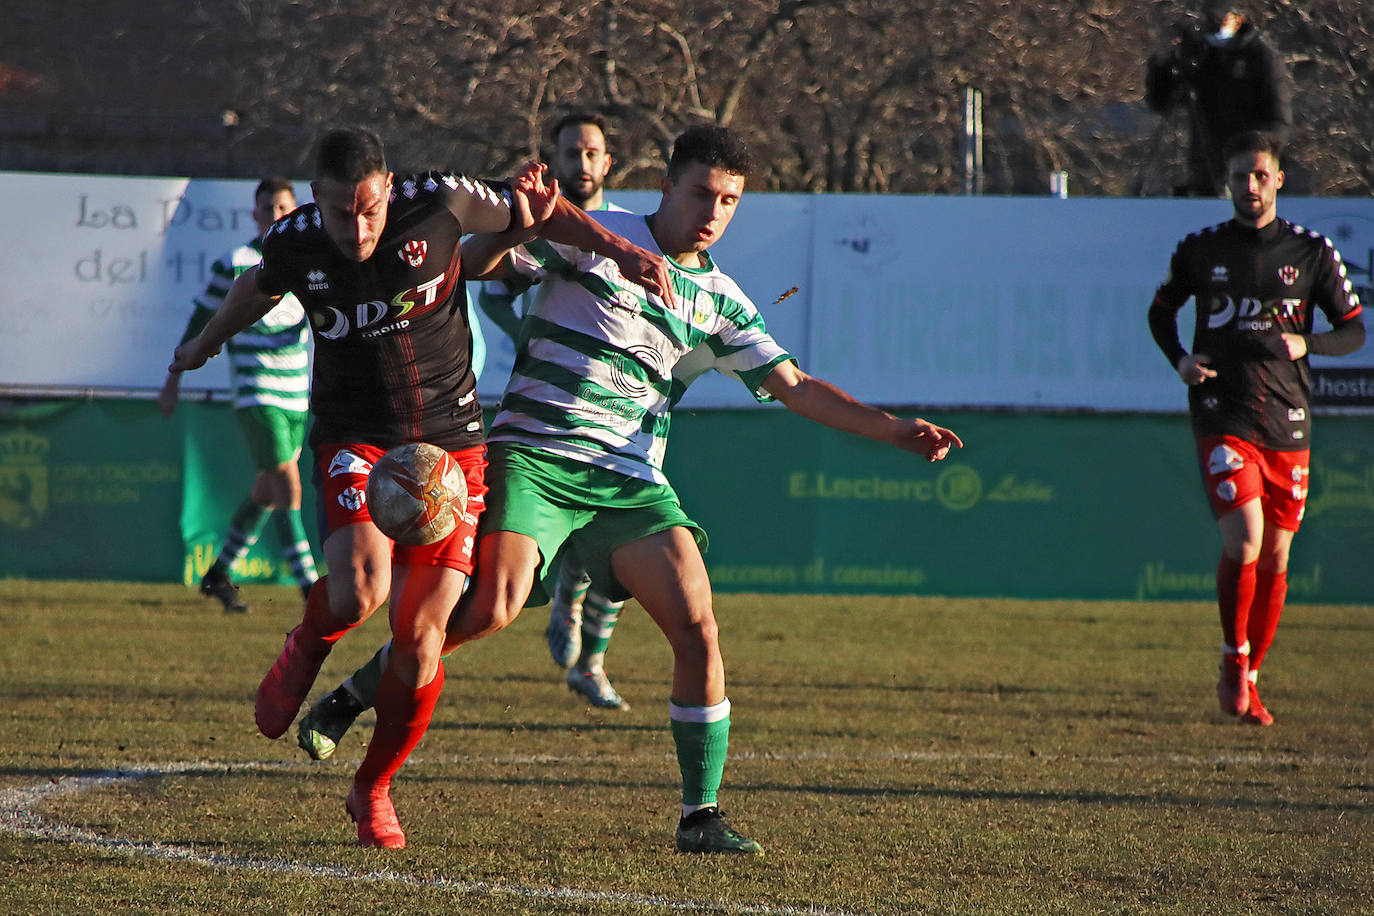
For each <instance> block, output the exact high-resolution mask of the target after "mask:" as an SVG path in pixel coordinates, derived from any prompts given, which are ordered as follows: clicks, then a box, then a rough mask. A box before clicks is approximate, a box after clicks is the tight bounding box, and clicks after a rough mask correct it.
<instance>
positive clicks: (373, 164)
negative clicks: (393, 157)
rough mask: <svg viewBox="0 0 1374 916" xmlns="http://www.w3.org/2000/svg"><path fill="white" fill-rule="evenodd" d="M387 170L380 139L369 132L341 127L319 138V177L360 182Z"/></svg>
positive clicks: (316, 158) (358, 128)
mask: <svg viewBox="0 0 1374 916" xmlns="http://www.w3.org/2000/svg"><path fill="white" fill-rule="evenodd" d="M386 170H387V168H386V152H385V151H384V150H383V149H382V141H381V138H379V137H378V136H377V135H376V134H374V133H373V132H372V131H370V130H364V129H363V128H361V127H340V128H337V129H335V130H331V131H330V132H329V133H327V134H325V135H324V136H323V137H321V138H320V145H319V149H318V150H317V151H316V153H315V177H316V178H332V179H334V180H335V181H347V182H351V183H357V182H359V181H362V180H363V179H364V178H366V177H367V176H369V175H375V174H376V173H377V172H385V171H386Z"/></svg>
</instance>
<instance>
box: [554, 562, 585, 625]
mask: <svg viewBox="0 0 1374 916" xmlns="http://www.w3.org/2000/svg"><path fill="white" fill-rule="evenodd" d="M591 581H592V580H590V579H588V578H587V574H586V573H585V572H583V571H582V569H581V568H580V567H579V566H577V564H575V563H573V562H571V561H568V560H564V561H563V563H562V564H561V565H560V566H559V567H558V582H557V583H556V584H555V585H554V588H553V603H554V605H555V606H557V607H564V608H567V609H568V613H569V614H573V615H576V614H580V613H582V601H583V599H584V598H585V597H586V595H587V586H588V585H590V584H591Z"/></svg>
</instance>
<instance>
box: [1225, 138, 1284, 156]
mask: <svg viewBox="0 0 1374 916" xmlns="http://www.w3.org/2000/svg"><path fill="white" fill-rule="evenodd" d="M1240 153H1251V154H1254V153H1268V154H1269V155H1271V156H1273V157H1274V161H1275V162H1278V161H1279V159H1280V157H1281V156H1282V154H1283V142H1282V141H1281V140H1280V139H1279V138H1278V137H1276V136H1275V135H1274V134H1270V133H1266V132H1264V131H1262V130H1243V131H1241V132H1240V133H1238V134H1233V135H1232V136H1231V137H1230V139H1228V140H1227V141H1226V145H1224V146H1223V147H1222V148H1221V159H1222V161H1223V162H1230V161H1231V157H1232V156H1236V155H1239V154H1240Z"/></svg>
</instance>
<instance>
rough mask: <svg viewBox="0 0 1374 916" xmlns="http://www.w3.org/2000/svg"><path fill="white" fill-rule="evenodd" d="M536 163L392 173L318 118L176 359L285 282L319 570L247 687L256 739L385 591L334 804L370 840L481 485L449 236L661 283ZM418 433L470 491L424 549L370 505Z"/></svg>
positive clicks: (424, 723)
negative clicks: (271, 658)
mask: <svg viewBox="0 0 1374 916" xmlns="http://www.w3.org/2000/svg"><path fill="white" fill-rule="evenodd" d="M543 174H544V167H543V166H533V165H532V166H529V167H527V168H525V169H524V170H522V171H521V173H520V174H519V175H518V176H517V177H516V179H514V180H513V182H512V183H511V184H509V185H507V184H502V183H493V182H481V181H473V180H471V179H467V178H463V177H461V176H458V175H453V174H448V173H444V172H428V173H423V174H419V175H413V176H410V177H405V178H396V177H395V176H393V175H392V173H391V172H390V171H388V170H387V167H386V159H385V155H384V152H383V149H382V144H381V141H380V140H378V139H377V137H376V136H374V135H373V134H371V133H368V132H366V131H361V130H352V129H347V130H337V131H332V132H330V133H329V134H327V135H326V136H325V137H324V138H323V140H322V141H321V143H320V147H319V151H318V155H317V162H316V177H315V180H314V181H313V182H312V183H311V188H312V190H313V191H314V196H315V201H314V203H311V204H307V205H305V206H304V207H301V208H299V209H297V210H295V211H293V212H292V213H290V214H288V215H287V216H285V217H283V218H282V219H281V220H279V221H278V222H276V223H275V224H274V225H273V227H272V229H271V230H269V232H268V233H267V235H266V237H265V238H264V240H263V251H262V254H263V260H262V263H261V264H260V265H259V266H258V267H256V268H251V269H249V270H248V271H245V272H244V273H243V274H242V275H240V277H239V278H238V279H237V280H236V281H235V283H234V285H233V287H232V288H231V289H230V292H229V295H228V296H227V297H226V298H225V301H224V304H223V305H222V306H221V307H220V309H219V310H218V311H217V312H216V313H215V315H214V317H213V318H211V319H210V321H209V323H208V324H207V325H206V326H205V328H204V329H203V330H202V331H201V333H200V334H199V335H198V336H197V337H195V338H193V339H191V340H189V341H187V342H186V343H184V344H182V345H181V346H180V347H178V348H177V350H176V353H175V355H174V357H173V361H172V365H171V367H170V368H171V369H172V370H173V371H180V370H186V369H194V368H196V367H197V366H200V365H201V364H203V363H204V362H205V360H206V359H207V358H209V357H210V356H213V355H214V354H215V353H217V352H218V351H219V348H220V346H221V345H223V343H224V342H225V341H226V340H228V339H229V338H230V337H231V336H232V335H233V334H235V333H236V332H238V331H239V330H242V329H243V328H244V327H246V326H248V325H249V324H251V323H252V322H253V321H255V320H257V318H259V317H260V316H261V315H263V314H265V313H266V312H267V311H268V310H269V309H270V308H271V307H272V306H273V305H274V304H275V303H276V301H277V300H278V299H280V298H281V296H283V295H284V294H286V293H287V292H290V293H293V294H294V295H295V296H296V298H297V299H299V300H300V302H301V304H302V305H303V306H304V307H305V310H306V313H307V314H308V315H309V316H310V321H311V326H312V331H313V333H314V337H315V362H314V379H313V383H312V396H311V401H310V407H311V411H312V412H313V413H314V415H315V423H314V428H313V429H312V431H311V435H310V444H311V447H312V449H313V450H314V453H315V482H316V487H317V489H318V491H319V505H320V506H321V510H322V515H323V516H324V518H323V519H322V521H323V522H324V524H325V528H326V530H325V531H324V532H322V534H323V535H324V552H325V559H326V561H327V563H328V565H329V575H327V576H325V577H324V578H321V579H320V580H319V581H318V582H317V583H316V584H315V586H314V587H313V588H312V589H311V591H310V595H309V598H308V599H307V601H306V609H305V615H304V618H303V619H302V621H301V623H300V625H299V626H298V627H296V628H295V629H294V630H292V631H291V633H290V634H289V635H288V636H287V638H286V644H285V646H284V647H283V649H282V652H281V655H280V657H279V658H278V659H277V662H276V664H275V665H274V666H273V667H272V669H271V671H270V672H268V674H267V676H266V677H265V678H264V679H263V681H262V684H261V686H260V687H259V688H258V696H257V703H256V710H255V714H256V718H257V723H258V728H259V729H260V730H261V731H262V733H263V734H264V735H266V736H267V737H269V738H276V737H278V736H280V735H281V734H282V733H284V732H285V731H286V729H287V728H288V727H289V726H290V724H291V722H292V720H294V719H295V716H296V712H297V710H299V708H300V705H301V703H302V701H303V700H304V699H305V697H306V694H307V693H308V692H309V690H310V687H311V685H312V684H313V683H314V680H315V677H316V675H317V674H318V673H319V669H320V665H321V664H322V663H323V661H324V658H325V656H327V655H328V654H329V651H330V649H331V648H332V646H333V644H334V643H335V642H336V641H338V640H339V639H340V638H341V637H342V636H343V635H344V634H345V633H347V632H348V631H349V630H350V629H352V628H353V627H355V626H357V625H358V624H359V623H361V622H362V621H364V620H366V619H367V618H368V617H369V616H371V614H372V613H373V612H374V611H376V610H377V608H379V607H380V606H381V605H382V604H383V603H384V602H385V601H386V600H387V598H388V595H389V596H390V599H391V601H390V616H391V626H392V637H393V639H392V652H391V656H390V661H389V663H388V665H387V668H386V671H385V672H384V673H383V675H382V680H381V685H380V686H379V688H378V691H377V699H376V709H377V727H376V732H375V734H374V736H373V739H372V741H371V743H370V744H369V746H368V750H367V754H366V756H365V758H364V760H363V763H362V765H361V766H360V767H359V768H358V772H357V774H356V775H355V777H354V781H353V788H352V791H351V792H350V793H349V796H348V800H347V803H346V804H347V809H348V813H349V815H350V816H351V817H352V818H353V819H354V820H355V821H357V822H358V839H359V842H360V843H362V844H363V845H364V846H386V847H399V846H404V845H405V834H404V833H402V831H401V828H400V824H399V823H398V822H397V819H396V812H395V809H394V808H393V807H392V804H391V799H390V784H391V778H392V776H393V775H394V774H395V773H396V771H397V770H398V769H399V768H400V766H401V764H402V763H404V762H405V760H406V758H407V757H408V756H409V754H410V752H411V751H412V750H413V749H414V748H415V746H416V744H417V743H418V742H419V740H420V738H421V737H422V736H423V735H424V732H425V729H426V728H427V727H428V725H429V720H430V716H431V714H432V712H433V710H434V704H435V702H436V701H437V700H438V697H439V691H440V689H441V687H442V684H443V681H444V671H443V666H442V664H441V663H440V660H439V654H440V652H441V650H442V646H443V642H444V635H445V627H446V625H447V623H448V617H449V614H450V612H451V611H452V609H453V607H454V605H455V604H456V602H457V600H458V597H459V596H460V595H461V594H462V591H463V588H464V585H465V584H466V582H467V578H468V577H469V576H470V575H471V574H472V570H473V556H472V553H473V539H474V535H475V531H476V525H477V518H478V516H479V515H480V512H481V509H482V505H483V501H482V496H483V494H484V493H485V492H486V487H485V485H484V483H483V471H484V469H485V467H486V457H485V454H486V453H485V447H484V446H483V444H482V440H483V436H482V418H481V412H480V408H479V406H478V403H477V395H476V379H475V378H474V376H473V373H472V369H471V355H472V337H471V331H470V329H469V327H468V323H467V309H466V290H465V287H464V286H463V284H462V282H461V263H460V248H459V241H460V239H461V237H462V236H463V235H465V234H467V233H469V232H491V231H500V230H504V229H507V228H518V227H529V228H534V227H538V231H539V233H540V234H541V235H542V236H544V237H545V238H548V239H551V240H554V241H564V242H567V243H569V244H573V245H576V246H578V247H582V248H587V249H590V250H595V251H601V252H604V253H605V254H606V255H607V256H608V257H611V258H613V259H614V260H615V261H616V263H617V265H618V266H619V268H620V269H621V270H622V271H623V272H624V275H625V276H626V277H630V278H633V279H635V280H636V281H637V282H640V283H642V284H644V285H645V286H646V287H647V288H649V289H654V290H666V289H669V288H670V287H669V286H668V283H669V280H668V276H667V268H666V265H665V264H664V263H663V261H662V259H661V258H658V257H656V256H654V255H652V254H650V253H649V252H647V251H644V250H643V249H642V248H639V247H637V246H634V245H632V244H630V243H629V242H626V241H625V240H624V239H622V238H620V237H619V236H616V235H613V234H611V233H610V232H607V231H606V230H604V229H602V228H601V227H600V225H599V224H597V223H596V222H594V221H593V220H591V218H590V217H587V216H586V215H585V214H583V212H582V211H581V210H580V209H579V208H577V207H575V206H573V205H572V204H570V203H568V202H566V201H564V200H563V199H562V198H561V197H559V196H558V194H557V184H556V182H555V183H553V184H551V185H548V186H546V185H545V184H544V182H543ZM415 441H426V442H430V443H433V444H435V445H438V446H440V447H442V448H445V449H447V450H449V451H450V452H451V453H452V454H453V457H454V458H455V460H456V461H457V462H458V464H459V466H460V467H462V468H463V470H464V473H465V474H466V476H467V485H468V493H469V501H468V508H467V511H466V512H465V514H464V519H463V521H462V523H461V524H460V525H459V526H458V528H457V530H455V531H454V532H453V533H452V534H451V535H450V536H449V537H447V538H445V539H444V540H442V541H439V542H438V543H436V544H430V545H426V546H422V547H408V546H402V545H397V544H393V543H392V542H391V540H389V539H388V538H387V537H386V536H385V535H383V534H382V533H381V531H379V530H378V529H377V527H376V526H375V525H373V524H372V521H371V517H370V516H369V515H368V512H367V505H366V483H367V474H368V471H369V470H370V469H371V465H372V462H373V461H375V460H376V459H377V458H379V457H380V456H381V455H382V454H383V453H385V452H386V451H387V449H389V448H391V447H394V446H397V445H401V444H404V443H407V442H415Z"/></svg>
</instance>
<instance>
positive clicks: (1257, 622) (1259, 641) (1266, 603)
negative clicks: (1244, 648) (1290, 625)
mask: <svg viewBox="0 0 1374 916" xmlns="http://www.w3.org/2000/svg"><path fill="white" fill-rule="evenodd" d="M1287 597H1288V570H1287V569H1281V570H1279V571H1278V572H1274V571H1273V570H1272V569H1261V570H1259V571H1258V572H1256V573H1255V603H1254V606H1253V607H1252V608H1251V610H1250V622H1249V624H1248V626H1247V627H1246V636H1247V637H1248V638H1249V640H1250V670H1251V671H1254V670H1255V669H1256V668H1258V667H1259V666H1260V662H1261V661H1263V660H1264V653H1265V652H1268V651H1269V646H1270V644H1271V643H1273V641H1274V631H1276V630H1277V629H1278V628H1279V615H1280V614H1282V613H1283V600H1284V599H1285V598H1287Z"/></svg>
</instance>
